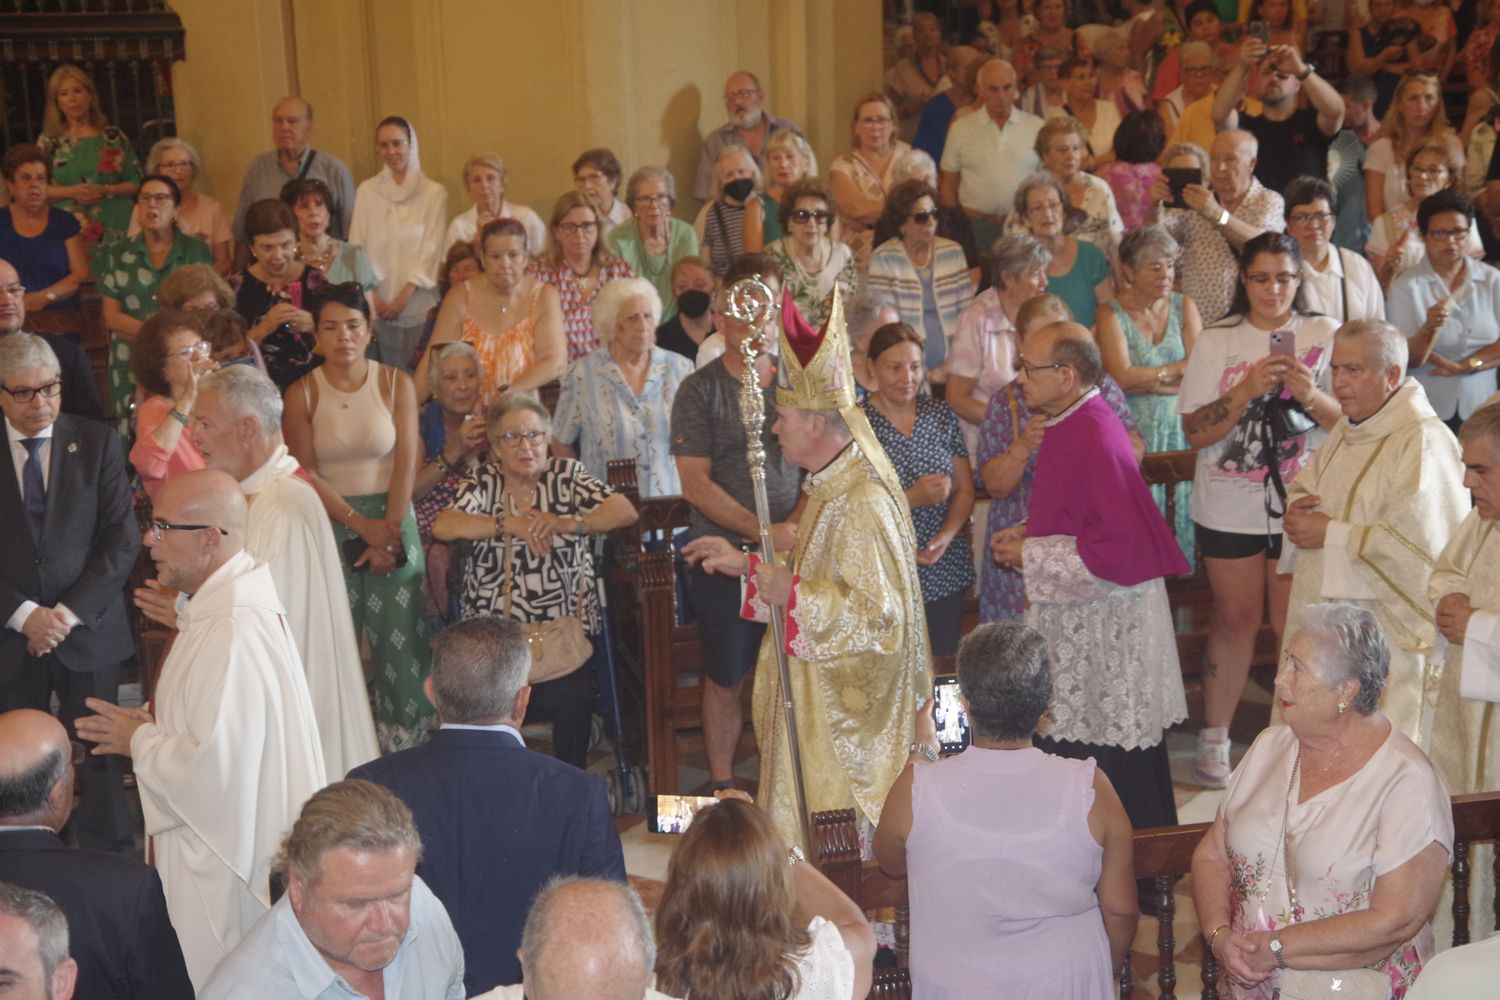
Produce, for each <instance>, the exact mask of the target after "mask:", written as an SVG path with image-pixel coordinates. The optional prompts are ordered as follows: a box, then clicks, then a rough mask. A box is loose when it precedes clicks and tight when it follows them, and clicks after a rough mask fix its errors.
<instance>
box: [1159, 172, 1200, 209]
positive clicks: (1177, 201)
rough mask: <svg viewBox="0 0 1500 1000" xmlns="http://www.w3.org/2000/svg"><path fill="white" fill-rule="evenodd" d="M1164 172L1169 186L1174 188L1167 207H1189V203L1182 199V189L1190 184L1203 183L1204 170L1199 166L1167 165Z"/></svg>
mask: <svg viewBox="0 0 1500 1000" xmlns="http://www.w3.org/2000/svg"><path fill="white" fill-rule="evenodd" d="M1162 173H1163V174H1165V175H1166V178H1167V186H1168V187H1170V188H1171V189H1172V200H1171V201H1169V202H1167V207H1168V208H1187V207H1188V203H1187V202H1185V201H1183V200H1182V190H1183V188H1185V187H1187V186H1188V185H1189V184H1202V183H1203V171H1202V170H1199V169H1198V168H1197V167H1167V168H1165V169H1164V170H1162Z"/></svg>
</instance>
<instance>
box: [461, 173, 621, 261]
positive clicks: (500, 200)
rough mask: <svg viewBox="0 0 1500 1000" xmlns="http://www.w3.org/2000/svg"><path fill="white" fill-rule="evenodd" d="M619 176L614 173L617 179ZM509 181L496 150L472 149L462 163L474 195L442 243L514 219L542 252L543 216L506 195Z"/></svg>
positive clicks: (470, 238) (467, 239) (544, 241)
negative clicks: (492, 223) (473, 150)
mask: <svg viewBox="0 0 1500 1000" xmlns="http://www.w3.org/2000/svg"><path fill="white" fill-rule="evenodd" d="M618 179H619V178H618V177H616V180H618ZM509 184H510V174H509V172H508V171H507V170H506V169H505V160H504V159H503V158H502V157H501V156H500V154H499V153H475V154H474V155H473V156H471V157H469V159H468V161H467V162H465V163H464V190H465V191H467V192H469V197H470V198H473V199H474V204H472V205H470V206H469V208H468V210H467V211H464V212H460V213H459V214H458V215H455V216H454V217H453V221H452V222H450V223H448V233H447V235H446V236H445V237H444V238H443V246H445V247H451V246H452V245H453V244H455V243H458V242H459V241H462V242H464V243H473V242H474V237H476V236H478V235H479V231H480V230H481V229H483V228H484V226H485V223H487V222H493V221H494V220H496V219H515V220H516V221H517V222H519V223H521V225H523V226H525V227H526V242H527V243H528V244H529V245H530V247H531V252H532V253H541V252H542V247H544V246H546V245H547V225H546V223H544V222H543V221H542V217H541V216H540V215H537V214H536V213H535V212H533V211H532V210H531V209H529V208H527V207H526V206H525V205H520V204H517V203H516V202H513V201H510V200H509V199H507V198H506V197H505V190H506V188H507V187H508V186H509Z"/></svg>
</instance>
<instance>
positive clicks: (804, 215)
mask: <svg viewBox="0 0 1500 1000" xmlns="http://www.w3.org/2000/svg"><path fill="white" fill-rule="evenodd" d="M787 218H788V219H791V220H792V221H793V222H821V223H824V224H827V223H829V222H832V221H833V213H832V212H829V211H826V210H824V209H818V210H817V211H813V210H812V209H807V208H799V209H797V210H796V211H795V212H793V213H792V214H791V215H788V216H787Z"/></svg>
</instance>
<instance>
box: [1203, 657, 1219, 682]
mask: <svg viewBox="0 0 1500 1000" xmlns="http://www.w3.org/2000/svg"><path fill="white" fill-rule="evenodd" d="M1202 673H1203V676H1204V678H1209V677H1217V676H1219V665H1218V664H1217V663H1215V662H1214V661H1213V660H1210V659H1208V658H1207V657H1205V658H1204V660H1203V671H1202Z"/></svg>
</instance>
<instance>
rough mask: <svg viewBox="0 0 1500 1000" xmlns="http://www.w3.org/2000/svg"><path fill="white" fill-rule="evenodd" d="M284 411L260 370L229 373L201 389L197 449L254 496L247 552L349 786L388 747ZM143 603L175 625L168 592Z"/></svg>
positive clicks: (333, 551) (331, 757)
mask: <svg viewBox="0 0 1500 1000" xmlns="http://www.w3.org/2000/svg"><path fill="white" fill-rule="evenodd" d="M281 410H282V403H281V394H280V393H278V392H277V391H276V386H275V384H274V383H273V382H272V381H271V380H270V379H269V378H267V377H266V376H265V375H264V374H262V373H261V372H260V371H259V370H257V369H255V368H251V367H248V366H245V365H233V366H231V367H228V368H221V369H219V370H218V371H216V372H213V373H212V374H209V375H207V376H205V377H204V378H203V380H202V381H201V382H200V383H199V385H198V398H197V400H196V402H195V403H194V406H193V431H192V433H193V444H194V445H196V446H197V448H198V451H199V453H200V454H201V455H202V456H203V460H204V462H205V463H206V464H207V465H208V467H209V468H211V469H219V470H220V471H222V472H227V473H229V475H231V476H233V477H234V478H235V479H237V480H239V483H240V488H241V489H242V490H244V491H245V497H246V499H247V500H248V501H249V504H250V524H249V529H248V531H247V533H246V536H245V549H246V551H248V552H249V553H250V554H251V555H252V556H254V557H255V558H256V559H259V560H260V561H262V562H264V563H265V564H266V568H267V569H269V570H270V571H271V578H272V579H273V580H275V581H276V593H277V594H278V595H279V596H280V597H281V603H282V606H283V607H285V608H286V613H287V624H288V625H289V626H290V627H291V630H292V638H293V640H294V641H295V642H296V644H297V652H298V653H299V654H300V656H301V658H302V665H303V667H304V668H305V669H306V671H307V687H308V690H309V691H310V692H311V693H312V700H313V711H314V712H315V713H316V715H317V718H318V733H319V736H320V737H321V739H322V741H323V762H324V764H326V765H327V767H328V774H329V776H330V777H333V778H341V777H343V776H344V775H346V774H348V773H349V772H350V771H351V770H353V769H354V768H356V767H358V766H359V765H361V764H364V763H367V762H369V761H372V760H374V759H375V758H376V757H378V756H380V747H379V744H378V743H377V742H376V737H375V722H374V719H373V717H372V716H371V714H370V699H369V696H368V694H367V693H366V690H365V675H364V667H363V665H362V664H361V663H360V659H359V640H358V639H357V638H356V636H355V633H354V619H353V616H352V615H351V614H350V611H349V592H348V590H347V588H346V587H345V584H344V574H343V569H342V567H341V564H340V562H339V552H338V544H337V543H336V542H335V541H334V537H333V527H332V525H331V524H330V523H329V520H328V513H327V511H325V510H324V508H323V503H322V501H321V500H319V499H318V495H317V493H316V492H315V491H314V490H313V488H312V487H311V486H310V485H309V484H308V483H307V481H306V480H305V479H303V478H302V477H301V476H299V475H298V474H297V469H298V465H297V460H296V459H295V458H293V457H292V456H291V453H290V452H288V451H287V448H286V445H285V444H283V443H282V440H281ZM153 594H156V595H158V596H153ZM137 603H138V604H140V605H141V607H142V609H143V610H144V611H146V613H147V614H149V615H150V616H151V617H152V618H154V619H156V620H157V621H161V622H163V623H164V624H167V625H172V624H173V614H174V611H173V607H172V603H171V600H170V599H169V598H168V597H166V596H165V595H162V594H161V592H160V591H147V590H143V591H140V592H138V600H137Z"/></svg>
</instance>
